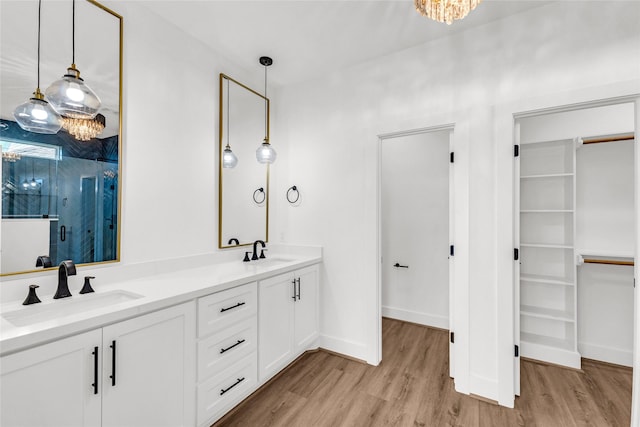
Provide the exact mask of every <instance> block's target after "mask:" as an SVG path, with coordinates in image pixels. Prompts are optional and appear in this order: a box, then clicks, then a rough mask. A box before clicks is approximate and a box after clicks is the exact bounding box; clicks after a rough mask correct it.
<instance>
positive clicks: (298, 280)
mask: <svg viewBox="0 0 640 427" xmlns="http://www.w3.org/2000/svg"><path fill="white" fill-rule="evenodd" d="M296 281H297V282H298V301H300V278H299V277H298V278H297V279H296Z"/></svg>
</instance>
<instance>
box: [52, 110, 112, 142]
mask: <svg viewBox="0 0 640 427" xmlns="http://www.w3.org/2000/svg"><path fill="white" fill-rule="evenodd" d="M105 124H106V119H105V117H104V116H103V115H102V114H100V113H98V114H97V115H96V116H95V117H94V118H93V119H76V118H73V117H66V116H62V128H63V129H64V130H66V131H67V132H69V133H70V134H71V135H73V137H74V138H75V139H77V140H79V141H89V140H90V139H93V138H95V137H96V136H98V135H99V134H100V133H101V132H102V131H103V130H104V126H105Z"/></svg>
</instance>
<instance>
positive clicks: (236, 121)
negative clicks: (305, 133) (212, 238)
mask: <svg viewBox="0 0 640 427" xmlns="http://www.w3.org/2000/svg"><path fill="white" fill-rule="evenodd" d="M265 104H266V111H265ZM265 115H266V120H267V123H268V118H269V100H268V99H267V98H265V97H264V96H263V95H261V94H259V93H258V92H256V91H254V90H253V89H250V88H249V87H247V86H245V85H243V84H242V83H240V82H238V81H236V80H234V79H232V78H231V77H229V76H227V75H225V74H220V122H219V130H220V135H219V137H220V138H219V148H220V163H219V165H218V171H219V180H218V182H219V227H218V247H219V248H228V247H232V246H235V245H246V244H251V243H253V242H254V241H255V240H258V239H260V240H264V241H267V239H268V226H269V225H268V224H269V221H268V212H269V165H266V164H260V163H258V161H257V160H256V147H258V146H259V145H260V144H261V143H262V141H263V140H264V138H265V132H267V133H268V126H266V124H265ZM265 128H266V129H265ZM266 136H267V137H268V134H267V135H266ZM227 145H229V147H230V148H231V150H232V151H233V153H234V154H235V157H236V158H237V164H235V166H234V167H223V157H224V150H225V147H226V146H227Z"/></svg>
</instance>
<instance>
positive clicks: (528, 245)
mask: <svg viewBox="0 0 640 427" xmlns="http://www.w3.org/2000/svg"><path fill="white" fill-rule="evenodd" d="M520 247H521V248H542V249H573V246H569V245H552V244H546V243H520Z"/></svg>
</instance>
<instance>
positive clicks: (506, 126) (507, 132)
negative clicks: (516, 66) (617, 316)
mask: <svg viewBox="0 0 640 427" xmlns="http://www.w3.org/2000/svg"><path fill="white" fill-rule="evenodd" d="M639 87H640V80H631V81H627V82H622V83H617V84H611V85H607V86H601V87H596V88H587V89H581V90H576V91H571V92H566V93H560V94H555V95H548V94H547V95H544V96H540V97H536V98H530V99H523V100H518V101H516V102H512V103H508V104H502V105H496V106H495V107H494V112H495V123H494V129H495V138H496V144H497V146H496V152H495V160H496V171H495V173H496V185H497V189H496V194H497V195H496V212H497V215H496V221H497V223H498V224H500V225H501V226H500V227H499V228H497V231H498V236H497V255H498V256H497V257H496V271H497V281H498V313H497V319H498V325H499V328H498V349H499V352H498V360H497V362H498V401H499V403H500V404H501V405H503V406H508V407H513V406H514V402H515V391H516V387H515V366H516V359H515V357H514V353H513V349H514V345H515V334H516V333H518V334H519V331H516V328H515V326H516V325H515V315H516V314H517V311H516V309H515V294H514V287H515V286H514V282H515V281H514V271H515V262H516V261H514V259H513V248H514V242H515V240H514V169H515V168H514V163H515V162H514V161H513V158H514V155H513V145H514V132H515V128H514V126H515V120H516V117H517V118H522V117H527V116H531V115H541V114H548V113H557V112H562V111H570V110H577V109H584V108H593V107H599V106H606V105H615V104H622V103H635V115H636V120H635V133H636V135H640V92H639V91H638V88H639ZM636 147H637V146H636ZM635 164H636V167H635V183H634V184H635V206H636V212H638V211H639V210H638V209H639V206H640V174H639V171H638V168H639V167H640V149H636V150H635ZM635 236H636V258H638V250H639V248H640V223H639V220H638V219H637V216H636V230H635ZM638 275H639V269H638V263H636V266H635V268H634V276H635V277H636V278H638ZM634 306H635V310H634V313H635V315H634V318H635V325H634V326H635V330H634V355H633V357H634V363H633V372H634V373H633V396H632V414H631V425H636V424H638V423H640V354H638V353H639V351H638V350H640V348H639V345H640V327H638V319H639V316H638V309H639V308H640V293H638V292H636V293H635V304H634Z"/></svg>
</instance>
